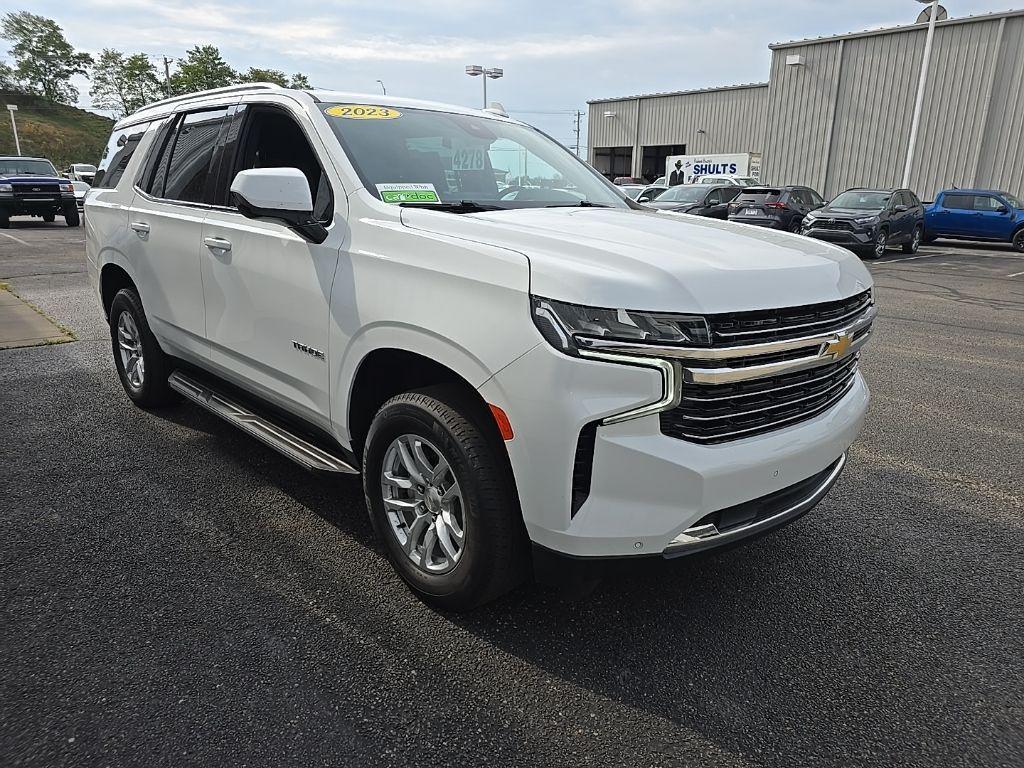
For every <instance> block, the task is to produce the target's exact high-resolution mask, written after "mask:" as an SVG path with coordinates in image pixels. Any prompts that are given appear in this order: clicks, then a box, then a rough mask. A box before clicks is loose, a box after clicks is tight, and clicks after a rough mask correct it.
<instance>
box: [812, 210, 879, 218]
mask: <svg viewBox="0 0 1024 768" xmlns="http://www.w3.org/2000/svg"><path fill="white" fill-rule="evenodd" d="M882 210H883V209H882V208H873V209H872V208H868V209H865V208H819V209H818V210H816V211H815V212H814V214H815V215H816V216H829V217H831V218H834V219H866V218H867V217H868V216H881V215H882Z"/></svg>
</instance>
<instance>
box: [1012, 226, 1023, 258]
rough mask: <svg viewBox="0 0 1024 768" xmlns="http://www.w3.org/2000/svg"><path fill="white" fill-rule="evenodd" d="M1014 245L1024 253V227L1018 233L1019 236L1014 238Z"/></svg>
mask: <svg viewBox="0 0 1024 768" xmlns="http://www.w3.org/2000/svg"><path fill="white" fill-rule="evenodd" d="M1013 247H1014V248H1016V249H1017V250H1018V251H1020V252H1021V253H1024V229H1022V230H1021V231H1020V232H1018V233H1017V236H1016V237H1015V238H1013Z"/></svg>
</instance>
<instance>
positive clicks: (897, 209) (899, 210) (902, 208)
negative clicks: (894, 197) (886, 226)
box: [892, 205, 910, 213]
mask: <svg viewBox="0 0 1024 768" xmlns="http://www.w3.org/2000/svg"><path fill="white" fill-rule="evenodd" d="M892 210H893V213H906V212H907V211H909V210H910V209H909V208H907V206H905V205H897V206H896V207H895V208H893V209H892Z"/></svg>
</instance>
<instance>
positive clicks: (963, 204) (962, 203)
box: [942, 195, 974, 211]
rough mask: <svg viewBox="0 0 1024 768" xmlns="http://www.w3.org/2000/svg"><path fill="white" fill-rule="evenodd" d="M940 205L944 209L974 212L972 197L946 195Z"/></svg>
mask: <svg viewBox="0 0 1024 768" xmlns="http://www.w3.org/2000/svg"><path fill="white" fill-rule="evenodd" d="M942 205H943V207H945V208H952V209H955V210H959V211H972V210H974V195H946V196H945V197H943V198H942Z"/></svg>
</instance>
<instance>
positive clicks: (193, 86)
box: [171, 45, 238, 94]
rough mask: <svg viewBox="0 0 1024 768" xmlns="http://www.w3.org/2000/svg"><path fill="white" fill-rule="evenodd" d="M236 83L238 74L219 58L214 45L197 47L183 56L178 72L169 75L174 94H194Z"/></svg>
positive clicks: (218, 52)
mask: <svg viewBox="0 0 1024 768" xmlns="http://www.w3.org/2000/svg"><path fill="white" fill-rule="evenodd" d="M237 82H238V73H237V72H235V70H233V69H232V68H231V67H229V66H228V63H227V62H226V61H224V59H223V58H221V55H220V51H219V50H218V49H217V46H215V45H197V46H196V47H195V48H192V49H191V50H190V51H188V52H187V53H186V54H185V58H184V59H182V61H181V63H180V64H179V65H178V70H177V71H176V72H175V73H174V74H173V75H171V91H173V92H174V93H175V94H184V93H195V92H196V91H205V90H207V89H208V88H220V87H222V86H225V85H231V84H233V83H237Z"/></svg>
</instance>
